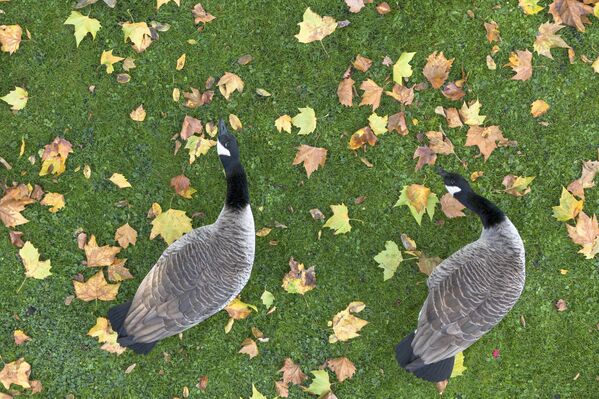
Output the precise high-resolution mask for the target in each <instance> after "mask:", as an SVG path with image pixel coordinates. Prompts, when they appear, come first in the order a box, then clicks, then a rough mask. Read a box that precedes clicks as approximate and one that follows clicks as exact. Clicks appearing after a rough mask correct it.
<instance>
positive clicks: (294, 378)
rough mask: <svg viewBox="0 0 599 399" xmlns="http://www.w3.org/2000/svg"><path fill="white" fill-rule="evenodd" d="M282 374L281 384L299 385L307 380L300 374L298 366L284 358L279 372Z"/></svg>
mask: <svg viewBox="0 0 599 399" xmlns="http://www.w3.org/2000/svg"><path fill="white" fill-rule="evenodd" d="M279 373H283V380H282V381H283V383H284V384H289V383H292V384H294V385H301V383H302V382H304V381H305V380H307V379H308V376H307V375H306V374H304V373H303V372H302V369H301V368H300V366H299V365H298V364H295V363H294V362H293V360H291V358H286V359H285V363H284V364H283V367H281V369H280V370H279Z"/></svg>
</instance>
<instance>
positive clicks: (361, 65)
mask: <svg viewBox="0 0 599 399" xmlns="http://www.w3.org/2000/svg"><path fill="white" fill-rule="evenodd" d="M352 65H353V66H354V68H356V69H357V70H358V71H362V72H366V71H368V70H369V69H370V67H371V66H372V60H371V59H368V58H366V57H363V56H361V55H359V54H358V55H357V56H356V59H355V60H354V62H353V63H352Z"/></svg>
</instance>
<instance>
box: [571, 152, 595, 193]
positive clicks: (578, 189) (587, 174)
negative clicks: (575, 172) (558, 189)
mask: <svg viewBox="0 0 599 399" xmlns="http://www.w3.org/2000/svg"><path fill="white" fill-rule="evenodd" d="M597 172H599V161H585V162H583V164H582V173H581V176H580V178H579V179H576V180H574V181H573V182H572V183H570V184H569V185H568V191H570V192H571V193H572V194H574V195H576V196H578V197H580V198H584V189H585V188H591V187H594V186H595V182H594V180H595V175H596V174H597Z"/></svg>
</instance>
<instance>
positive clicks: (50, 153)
mask: <svg viewBox="0 0 599 399" xmlns="http://www.w3.org/2000/svg"><path fill="white" fill-rule="evenodd" d="M72 152H73V146H72V145H71V143H70V142H69V141H67V140H65V139H63V138H62V137H56V138H55V139H54V141H53V142H52V143H50V144H47V145H46V146H45V147H44V152H43V154H42V167H41V169H40V173H39V175H40V176H45V175H47V174H48V173H52V174H53V175H56V176H60V175H61V174H62V173H63V172H64V171H65V170H66V162H67V158H68V156H69V154H70V153H72Z"/></svg>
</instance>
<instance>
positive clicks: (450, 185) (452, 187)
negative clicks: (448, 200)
mask: <svg viewBox="0 0 599 399" xmlns="http://www.w3.org/2000/svg"><path fill="white" fill-rule="evenodd" d="M437 173H439V176H441V177H442V178H443V183H444V184H445V188H446V189H447V191H448V192H449V193H450V194H451V195H452V196H454V197H456V198H457V199H460V197H464V196H465V195H467V194H469V193H472V188H471V187H470V184H469V183H468V181H467V180H466V179H464V177H463V176H461V175H459V174H457V173H451V172H447V171H446V170H445V169H443V168H442V167H440V166H438V167H437Z"/></svg>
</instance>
